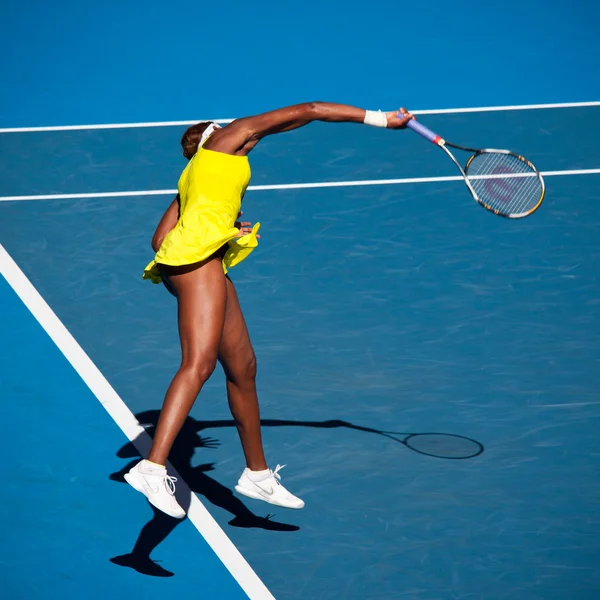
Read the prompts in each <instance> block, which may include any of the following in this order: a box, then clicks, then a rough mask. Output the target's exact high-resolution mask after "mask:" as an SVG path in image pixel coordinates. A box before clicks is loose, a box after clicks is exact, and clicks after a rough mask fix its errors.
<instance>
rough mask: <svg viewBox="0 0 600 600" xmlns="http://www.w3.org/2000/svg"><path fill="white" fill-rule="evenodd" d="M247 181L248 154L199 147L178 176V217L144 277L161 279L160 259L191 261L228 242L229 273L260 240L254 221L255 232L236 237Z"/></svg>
mask: <svg viewBox="0 0 600 600" xmlns="http://www.w3.org/2000/svg"><path fill="white" fill-rule="evenodd" d="M249 182H250V163H249V162H248V157H247V156H235V155H231V154H223V153H222V152H215V151H213V150H207V149H205V148H200V149H199V150H198V152H196V154H194V156H193V157H192V158H191V160H190V162H189V163H188V165H187V167H186V168H185V169H184V171H183V173H182V174H181V177H180V178H179V183H178V185H177V188H178V191H179V200H180V216H179V221H178V222H177V225H175V227H174V228H173V229H172V230H171V231H170V232H169V233H168V234H167V235H166V237H165V239H164V241H163V243H162V245H161V247H160V248H159V249H158V252H157V253H156V256H155V257H154V260H153V261H152V262H151V263H150V264H149V265H148V266H147V267H146V269H145V270H144V274H143V278H144V279H150V280H151V281H152V282H153V283H161V281H162V277H161V274H160V270H159V265H171V266H182V265H189V264H193V263H196V262H199V261H202V260H205V259H207V258H208V257H209V256H211V255H212V254H214V253H215V252H216V251H217V250H219V248H221V247H222V246H224V245H225V244H227V245H228V248H227V251H226V252H225V255H224V257H223V270H224V271H225V273H227V270H228V269H230V268H231V267H233V266H235V265H237V264H238V263H240V262H241V261H243V260H244V259H245V258H246V257H247V256H248V255H249V254H250V253H251V252H252V250H254V248H256V246H258V240H257V237H256V234H257V232H258V229H259V227H260V223H256V224H255V225H254V227H253V228H252V232H251V233H249V234H248V235H244V236H241V237H237V236H238V234H239V230H238V229H237V228H236V227H235V226H234V224H235V221H236V219H237V216H238V214H239V212H240V208H241V205H242V197H243V196H244V193H245V191H246V188H247V187H248V183H249Z"/></svg>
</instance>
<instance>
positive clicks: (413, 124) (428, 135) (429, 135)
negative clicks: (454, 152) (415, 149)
mask: <svg viewBox="0 0 600 600" xmlns="http://www.w3.org/2000/svg"><path fill="white" fill-rule="evenodd" d="M406 126H407V127H410V129H412V130H413V131H416V132H417V133H418V134H419V135H422V136H423V137H424V138H425V139H426V140H429V141H430V142H432V143H433V144H438V145H439V143H440V141H441V142H442V143H443V140H442V138H441V137H440V136H439V135H438V134H437V133H433V131H431V129H428V128H427V127H425V125H422V124H421V123H419V121H416V120H415V119H411V120H410V121H409V122H408V123H407V124H406Z"/></svg>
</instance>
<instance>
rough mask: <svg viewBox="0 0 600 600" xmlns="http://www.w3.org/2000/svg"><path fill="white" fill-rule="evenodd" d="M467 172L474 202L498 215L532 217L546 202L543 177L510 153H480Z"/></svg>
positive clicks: (471, 159) (489, 150) (479, 151)
mask: <svg viewBox="0 0 600 600" xmlns="http://www.w3.org/2000/svg"><path fill="white" fill-rule="evenodd" d="M464 172H465V177H466V179H467V180H468V182H469V184H470V185H469V188H470V189H471V192H472V193H473V196H474V198H475V200H476V201H477V202H479V204H481V206H483V207H484V208H486V209H487V210H489V211H491V212H493V213H494V214H496V215H499V216H502V217H506V218H508V219H521V218H523V217H527V216H529V215H531V214H533V213H534V212H535V211H536V210H537V209H538V208H539V207H540V206H541V205H542V202H543V200H544V196H545V193H546V185H545V183H544V178H543V177H542V174H541V173H540V172H539V171H538V170H537V169H536V168H535V166H534V165H533V164H532V163H531V162H530V161H528V160H527V159H526V158H524V157H523V156H520V155H518V154H515V153H514V152H511V151H510V150H497V149H493V148H488V149H483V150H477V151H476V152H475V154H473V156H471V158H469V160H468V162H467V164H466V166H465V169H464Z"/></svg>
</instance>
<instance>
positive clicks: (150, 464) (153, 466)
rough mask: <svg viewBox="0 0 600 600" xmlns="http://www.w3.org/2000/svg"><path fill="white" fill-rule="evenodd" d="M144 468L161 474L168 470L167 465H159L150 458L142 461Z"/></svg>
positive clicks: (147, 471)
mask: <svg viewBox="0 0 600 600" xmlns="http://www.w3.org/2000/svg"><path fill="white" fill-rule="evenodd" d="M142 469H143V470H144V471H146V473H153V474H156V475H158V474H160V473H164V472H165V471H166V467H163V466H161V465H157V464H156V463H153V462H150V461H149V460H144V461H143V462H142Z"/></svg>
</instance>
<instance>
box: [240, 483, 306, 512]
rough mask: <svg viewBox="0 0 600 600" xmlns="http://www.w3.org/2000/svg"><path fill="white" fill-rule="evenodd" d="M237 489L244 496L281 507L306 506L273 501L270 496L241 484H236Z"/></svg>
mask: <svg viewBox="0 0 600 600" xmlns="http://www.w3.org/2000/svg"><path fill="white" fill-rule="evenodd" d="M235 491H236V492H237V493H238V494H242V496H247V497H248V498H252V499H254V500H262V501H263V502H268V503H269V504H273V506H280V507H281V508H290V509H292V510H301V509H303V508H304V504H303V505H302V506H287V505H286V504H279V502H273V501H272V500H269V497H268V496H262V495H261V494H257V493H256V492H253V491H251V490H248V489H246V488H244V487H242V486H241V485H236V486H235Z"/></svg>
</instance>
